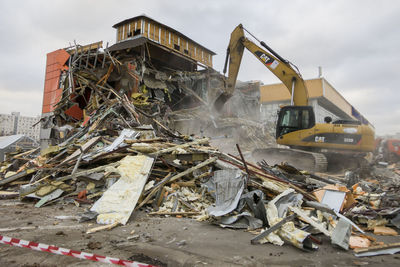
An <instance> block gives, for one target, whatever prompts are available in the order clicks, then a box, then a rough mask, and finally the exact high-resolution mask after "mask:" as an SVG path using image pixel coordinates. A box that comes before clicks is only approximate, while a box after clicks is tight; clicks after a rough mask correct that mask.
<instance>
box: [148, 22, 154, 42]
mask: <svg viewBox="0 0 400 267" xmlns="http://www.w3.org/2000/svg"><path fill="white" fill-rule="evenodd" d="M149 25H150V27H149V37H148V38H149V39H150V40H154V23H150V22H149Z"/></svg>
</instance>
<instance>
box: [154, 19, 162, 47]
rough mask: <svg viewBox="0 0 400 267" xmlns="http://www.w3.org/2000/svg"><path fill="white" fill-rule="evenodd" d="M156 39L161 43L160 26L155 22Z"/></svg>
mask: <svg viewBox="0 0 400 267" xmlns="http://www.w3.org/2000/svg"><path fill="white" fill-rule="evenodd" d="M154 41H156V42H158V43H160V42H161V40H160V27H159V26H158V25H156V24H154Z"/></svg>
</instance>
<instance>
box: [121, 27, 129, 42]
mask: <svg viewBox="0 0 400 267" xmlns="http://www.w3.org/2000/svg"><path fill="white" fill-rule="evenodd" d="M122 38H123V40H125V39H126V38H128V24H125V25H124V36H123V37H122Z"/></svg>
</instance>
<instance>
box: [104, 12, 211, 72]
mask: <svg viewBox="0 0 400 267" xmlns="http://www.w3.org/2000/svg"><path fill="white" fill-rule="evenodd" d="M113 28H115V29H116V39H117V40H116V43H115V44H114V45H112V46H111V47H109V51H111V52H113V53H118V51H125V52H126V51H131V50H134V51H136V52H137V53H141V54H142V55H145V54H149V55H150V57H151V60H153V59H155V60H157V61H159V62H160V63H162V64H163V65H165V66H167V67H171V68H173V69H179V70H185V71H195V70H197V66H198V65H200V66H203V67H205V68H212V57H213V56H214V55H216V54H215V53H214V52H213V51H211V50H209V49H207V48H206V47H204V46H202V45H200V44H199V43H197V42H195V41H193V40H192V39H190V38H189V37H187V36H185V35H184V34H182V33H180V32H178V31H177V30H175V29H173V28H171V27H169V26H167V25H165V24H162V23H160V22H158V21H156V20H154V19H151V18H149V17H147V16H146V15H140V16H136V17H133V18H130V19H126V20H123V21H121V22H119V23H117V24H115V25H114V26H113ZM145 44H147V48H146V47H145ZM147 49H148V50H147Z"/></svg>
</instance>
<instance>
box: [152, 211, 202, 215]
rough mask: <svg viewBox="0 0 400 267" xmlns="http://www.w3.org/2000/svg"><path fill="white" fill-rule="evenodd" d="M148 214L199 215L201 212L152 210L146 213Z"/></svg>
mask: <svg viewBox="0 0 400 267" xmlns="http://www.w3.org/2000/svg"><path fill="white" fill-rule="evenodd" d="M148 214H149V215H172V216H174V215H199V214H201V212H198V211H197V212H196V211H171V212H170V211H154V212H150V213H148Z"/></svg>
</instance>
